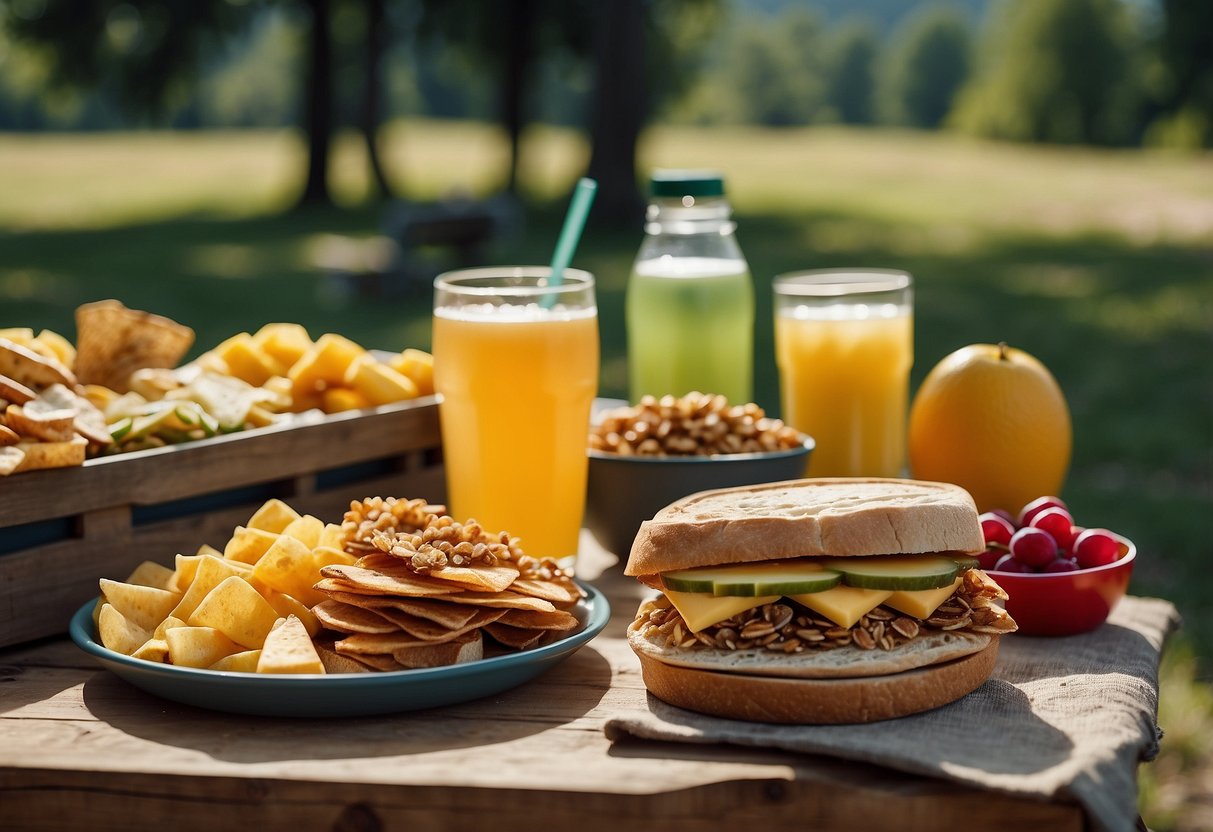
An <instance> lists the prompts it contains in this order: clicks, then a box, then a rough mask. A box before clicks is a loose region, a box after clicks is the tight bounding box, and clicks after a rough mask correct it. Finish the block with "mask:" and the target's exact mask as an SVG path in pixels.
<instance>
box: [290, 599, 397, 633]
mask: <svg viewBox="0 0 1213 832" xmlns="http://www.w3.org/2000/svg"><path fill="white" fill-rule="evenodd" d="M312 614H313V615H315V616H316V617H317V618H318V619H320V623H322V624H323V625H324V626H326V627H328V628H329V629H330V630H336V631H337V632H340V633H394V632H396V631H397V630H398V629H399V627H397V626H396V625H395V624H393V623H392V622H391V621H388V620H387V619H386V618H384V617H383V616H382V615H379V614H378V613H375V612H373V611H371V610H368V609H365V608H364V607H357V606H354V605H353V604H345V603H342V602H341V601H332V600H329V601H322V602H320V603H319V604H317V605H316V606H314V607H312Z"/></svg>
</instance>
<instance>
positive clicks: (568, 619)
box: [501, 610, 581, 632]
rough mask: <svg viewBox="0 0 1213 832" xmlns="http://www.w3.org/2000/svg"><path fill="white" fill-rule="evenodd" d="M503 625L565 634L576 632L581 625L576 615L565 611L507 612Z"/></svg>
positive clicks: (502, 619)
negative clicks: (571, 631) (570, 631)
mask: <svg viewBox="0 0 1213 832" xmlns="http://www.w3.org/2000/svg"><path fill="white" fill-rule="evenodd" d="M501 623H502V624H506V625H508V626H510V627H522V628H524V629H527V630H558V631H560V632H565V631H567V630H575V629H577V627H578V626H579V625H580V623H581V622H580V621H578V620H577V617H576V616H575V615H572V614H571V613H567V612H565V611H564V610H556V611H555V612H534V611H532V610H506V613H505V615H503V616H502V617H501Z"/></svg>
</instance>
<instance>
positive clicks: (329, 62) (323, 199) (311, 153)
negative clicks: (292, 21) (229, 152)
mask: <svg viewBox="0 0 1213 832" xmlns="http://www.w3.org/2000/svg"><path fill="white" fill-rule="evenodd" d="M307 7H308V9H309V10H310V11H311V15H312V20H311V27H310V31H309V50H308V52H309V54H308V68H307V88H306V92H305V95H306V96H307V100H306V104H305V107H304V129H305V130H306V132H307V182H306V183H305V184H304V186H303V194H302V195H301V196H300V197H299V204H300V205H301V206H302V205H331V204H332V197H331V196H330V195H329V183H328V170H329V140H330V138H331V135H332V132H333V56H332V48H331V45H330V37H329V35H330V31H329V30H330V22H331V19H330V14H329V12H330V0H307Z"/></svg>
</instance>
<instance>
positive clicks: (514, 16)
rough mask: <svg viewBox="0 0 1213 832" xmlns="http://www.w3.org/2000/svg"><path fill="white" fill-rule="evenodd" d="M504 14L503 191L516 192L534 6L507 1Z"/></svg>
mask: <svg viewBox="0 0 1213 832" xmlns="http://www.w3.org/2000/svg"><path fill="white" fill-rule="evenodd" d="M502 8H503V10H504V12H505V25H504V26H503V27H502V30H501V31H502V32H503V34H504V35H505V45H504V46H505V48H504V50H503V53H504V55H505V67H504V71H503V72H502V73H501V122H502V124H503V125H504V126H505V132H506V133H507V134H508V135H509V137H510V178H509V182H508V184H507V185H506V190H508V191H509V192H510V193H511V194H516V193H518V157H519V154H520V152H521V144H522V128H523V125H524V123H525V120H526V119H525V113H524V112H523V105H524V98H525V93H526V82H527V75H528V72H529V70H530V65H531V57H532V55H531V50H532V48H533V45H532V43H531V32H532V30H533V29H534V16H535V4H534V3H533V2H532V0H510V2H509V3H506V4H504V6H503V7H502Z"/></svg>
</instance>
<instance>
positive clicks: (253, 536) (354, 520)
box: [70, 498, 610, 717]
mask: <svg viewBox="0 0 1213 832" xmlns="http://www.w3.org/2000/svg"><path fill="white" fill-rule="evenodd" d="M100 586H101V590H102V596H101V597H100V598H98V599H95V600H94V601H90V602H89V603H88V604H85V605H84V606H83V607H81V608H80V610H79V611H77V613H76V614H75V615H74V616H73V618H72V621H71V625H70V633H71V637H72V639H73V641H75V642H76V644H77V645H78V646H79V647H81V649H83V650H85V651H86V652H87V653H89V654H91V655H93V656H95V657H96V658H97V659H98V660H99V661H100V662H101V663H102V665H103V666H104V667H105V668H106V669H108V670H110V671H111V672H113V673H114V674H115V675H117V676H118V677H120V678H122V679H124V680H125V681H127V682H129V683H131V684H133V685H135V686H136V687H139V688H141V689H143V690H145V691H147V692H149V693H152V694H155V695H157V696H161V697H163V698H165V699H170V700H174V701H177V702H182V703H184V704H188V705H195V706H199V707H204V708H210V709H213V710H220V711H228V712H233V713H244V714H253V715H267V716H288V717H318V716H333V717H336V716H360V715H371V714H382V713H396V712H403V711H411V710H420V709H424V708H431V707H439V706H444V705H452V704H457V703H460V702H467V701H470V700H473V699H478V698H481V697H485V696H490V695H493V694H496V693H500V692H502V691H505V690H508V689H510V688H513V687H516V686H518V685H520V684H523V683H525V682H527V681H529V680H530V679H532V678H534V677H535V676H538V675H539V674H541V673H543V672H544V671H546V670H547V669H549V668H551V667H552V666H554V665H555V664H557V663H559V662H560V661H562V660H564V659H565V658H567V657H568V656H570V655H571V654H572V653H574V652H575V651H576V650H578V649H579V648H580V647H581V646H583V645H584V644H585V643H586V642H588V641H589V640H590V639H592V638H593V637H594V636H595V635H597V634H598V633H599V632H601V630H602V629H603V627H605V626H606V622H607V620H608V618H609V617H610V609H609V606H608V604H607V601H606V599H605V598H604V597H603V596H602V594H601V593H599V592H598V591H597V590H595V589H594V588H593V587H591V586H588V585H585V584H582V583H580V582H577V581H574V580H573V579H572V578H571V576H569V575H567V574H565V573H564V572H563V571H561V570H560V569H559V568H558V567H556V566H555V565H554V564H553V563H552V562H551V561H543V560H539V559H535V558H530V557H528V556H526V555H525V554H524V553H523V552H522V550H521V548H520V547H519V546H518V544H517V541H514V540H511V539H510V538H509V536H508V535H507V534H503V533H502V534H488V533H486V532H485V531H484V530H482V529H480V528H479V527H478V526H477V525H476V524H475V523H474V522H471V521H469V522H468V523H466V524H464V523H458V522H456V521H454V520H453V519H452V518H450V517H448V516H446V515H445V514H444V513H443V509H442V507H441V506H433V505H429V504H427V503H426V502H425V501H424V500H395V499H392V498H388V499H386V500H384V499H380V498H368V499H366V500H363V501H360V502H354V503H352V504H351V508H350V511H349V512H347V513H346V515H345V518H344V520H343V522H342V523H341V524H327V525H326V524H324V523H323V522H322V521H320V520H319V519H317V518H315V517H311V516H309V515H299V514H298V513H297V512H295V511H293V510H292V509H291V508H290V507H289V506H287V505H286V504H285V503H282V502H281V501H278V500H271V501H270V502H268V503H266V505H265V506H263V507H262V509H261V510H259V511H258V512H257V513H256V514H254V515H253V517H252V518H251V519H250V520H249V521H248V524H247V525H245V526H240V527H237V529H236V530H235V531H234V533H233V535H232V538H231V539H230V540H229V541H227V543H226V545H225V546H224V547H223V550H222V551H220V550H218V549H212V548H210V547H206V546H204V547H202V549H200V550H199V553H198V554H197V555H191V556H185V555H178V556H177V562H176V568H175V569H169V568H168V567H166V566H162V565H159V564H156V563H154V562H146V563H144V564H142V565H141V566H140V567H139V568H137V569H136V570H135V571H134V572H133V573H132V574H131V576H130V577H129V578H128V579H127V581H125V582H118V581H109V580H104V579H103V580H102V581H101V584H100Z"/></svg>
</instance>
